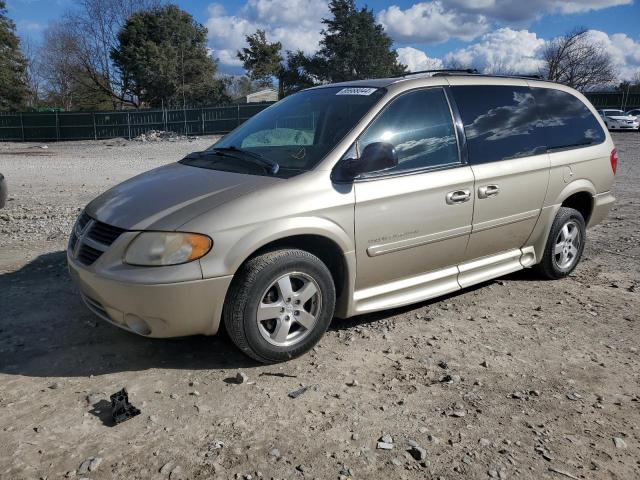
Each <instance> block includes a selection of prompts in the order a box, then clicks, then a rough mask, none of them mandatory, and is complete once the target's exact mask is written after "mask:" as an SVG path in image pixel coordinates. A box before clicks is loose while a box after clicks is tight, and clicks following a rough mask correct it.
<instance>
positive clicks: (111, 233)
mask: <svg viewBox="0 0 640 480" xmlns="http://www.w3.org/2000/svg"><path fill="white" fill-rule="evenodd" d="M124 232H126V230H124V229H123V228H119V227H114V226H112V225H107V224H106V223H102V222H99V221H97V220H94V219H92V218H91V217H90V216H89V215H87V214H86V213H84V212H82V214H81V215H80V216H79V217H78V220H77V221H76V224H75V226H74V227H73V232H71V238H69V250H70V251H71V252H72V254H74V255H75V258H77V259H78V261H79V262H80V263H82V264H83V265H87V266H89V265H92V264H93V263H94V262H95V261H96V260H97V259H98V258H100V256H101V255H102V254H103V253H104V252H106V251H107V250H108V249H109V247H110V246H111V244H112V243H113V242H115V241H116V240H117V239H118V237H119V236H120V235H122V234H123V233H124Z"/></svg>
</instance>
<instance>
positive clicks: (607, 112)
mask: <svg viewBox="0 0 640 480" xmlns="http://www.w3.org/2000/svg"><path fill="white" fill-rule="evenodd" d="M604 114H605V115H609V116H614V117H615V116H618V115H622V116H624V112H623V111H622V110H605V111H604Z"/></svg>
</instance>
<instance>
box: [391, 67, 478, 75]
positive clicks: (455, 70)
mask: <svg viewBox="0 0 640 480" xmlns="http://www.w3.org/2000/svg"><path fill="white" fill-rule="evenodd" d="M423 73H435V74H438V73H439V74H445V75H446V74H447V73H466V74H469V75H472V74H478V73H479V72H478V70H476V69H475V68H439V69H435V70H418V71H417V72H407V73H405V74H404V75H402V76H403V77H408V76H409V75H420V74H423Z"/></svg>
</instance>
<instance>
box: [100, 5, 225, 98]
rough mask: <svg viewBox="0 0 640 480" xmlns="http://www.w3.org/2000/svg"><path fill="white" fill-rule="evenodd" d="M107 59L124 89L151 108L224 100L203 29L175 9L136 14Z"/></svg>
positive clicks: (119, 34)
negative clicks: (114, 68) (111, 60)
mask: <svg viewBox="0 0 640 480" xmlns="http://www.w3.org/2000/svg"><path fill="white" fill-rule="evenodd" d="M111 58H112V59H113V62H114V64H115V66H116V68H117V71H118V73H119V76H120V79H121V83H122V85H123V87H124V91H125V92H127V93H128V94H129V95H131V96H132V97H134V98H138V99H139V100H140V102H141V103H143V104H145V105H149V106H152V107H158V106H160V105H162V104H164V105H169V106H176V105H183V104H188V105H191V106H196V105H210V104H215V103H220V102H222V101H226V100H227V97H226V95H225V93H224V88H225V85H224V82H223V81H221V80H219V79H216V78H215V77H214V75H215V73H216V67H217V66H216V63H215V62H214V61H213V59H212V58H211V57H210V56H209V53H208V50H207V29H206V28H205V27H204V26H202V25H201V24H199V23H198V22H196V21H195V20H194V19H193V17H192V16H191V15H190V14H188V13H187V12H185V11H183V10H180V9H179V8H178V7H177V6H175V5H168V6H165V7H161V8H156V9H153V10H149V11H142V12H137V13H134V14H133V15H132V16H131V17H129V19H128V20H127V22H126V24H125V25H124V27H123V28H122V30H120V32H119V33H118V45H117V47H116V48H114V49H113V50H112V52H111Z"/></svg>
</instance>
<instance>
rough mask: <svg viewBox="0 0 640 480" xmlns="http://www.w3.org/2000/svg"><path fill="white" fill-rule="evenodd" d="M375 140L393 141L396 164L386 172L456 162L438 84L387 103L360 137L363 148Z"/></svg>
mask: <svg viewBox="0 0 640 480" xmlns="http://www.w3.org/2000/svg"><path fill="white" fill-rule="evenodd" d="M374 142H388V143H391V144H393V146H394V147H395V148H396V152H397V154H398V166H397V167H395V168H393V169H390V170H385V173H386V172H388V171H390V172H397V171H405V170H414V169H420V168H428V167H437V166H443V165H449V164H455V163H458V162H459V157H458V145H457V139H456V134H455V130H454V127H453V121H452V119H451V111H450V110H449V104H448V102H447V99H446V97H445V94H444V91H443V90H442V89H440V88H431V89H425V90H418V91H414V92H409V93H405V94H402V95H401V96H400V97H398V98H396V99H395V100H393V101H392V102H391V104H390V105H389V106H387V107H386V108H385V109H384V111H383V112H382V113H381V114H380V115H379V116H378V117H377V118H376V119H375V120H374V121H373V123H372V124H371V125H370V126H369V127H368V128H367V130H366V131H365V132H364V134H363V135H362V136H361V137H360V140H359V145H358V147H359V149H360V151H361V152H362V150H363V149H364V148H365V147H366V146H367V145H369V144H370V143H374Z"/></svg>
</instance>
